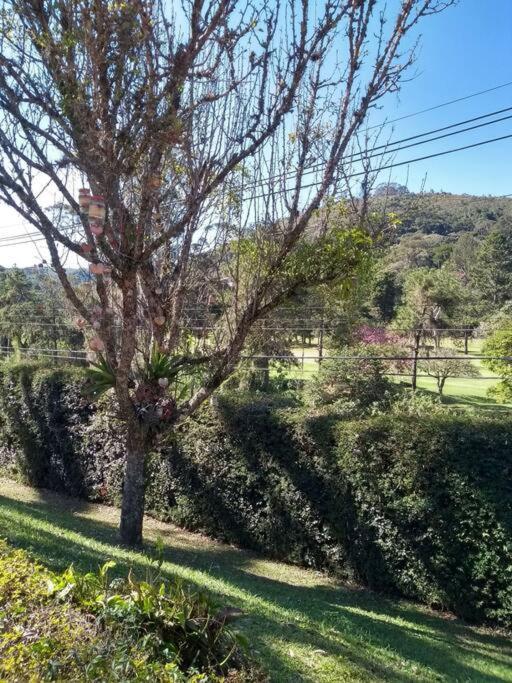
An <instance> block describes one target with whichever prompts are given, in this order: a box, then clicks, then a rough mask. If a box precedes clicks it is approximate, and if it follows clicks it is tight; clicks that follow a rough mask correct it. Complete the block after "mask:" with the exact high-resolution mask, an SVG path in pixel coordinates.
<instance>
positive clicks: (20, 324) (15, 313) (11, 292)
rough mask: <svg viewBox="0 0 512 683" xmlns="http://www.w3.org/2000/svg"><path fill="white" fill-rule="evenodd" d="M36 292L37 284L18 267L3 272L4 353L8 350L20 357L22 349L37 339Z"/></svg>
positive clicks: (0, 323) (0, 280) (0, 298)
mask: <svg viewBox="0 0 512 683" xmlns="http://www.w3.org/2000/svg"><path fill="white" fill-rule="evenodd" d="M36 294H37V292H36V289H35V287H34V284H33V282H32V281H31V280H29V278H28V277H27V276H26V274H25V273H24V272H23V271H22V270H19V269H18V268H13V269H12V270H3V271H1V272H0V334H1V335H2V337H3V343H2V351H3V352H8V350H9V348H12V349H13V350H14V351H15V354H16V356H18V357H19V356H20V352H21V349H22V348H23V347H24V346H25V345H27V344H29V343H31V341H32V340H33V339H35V336H36V333H37V329H36V327H35V326H34V325H33V319H34V314H35V306H36V299H37V296H36Z"/></svg>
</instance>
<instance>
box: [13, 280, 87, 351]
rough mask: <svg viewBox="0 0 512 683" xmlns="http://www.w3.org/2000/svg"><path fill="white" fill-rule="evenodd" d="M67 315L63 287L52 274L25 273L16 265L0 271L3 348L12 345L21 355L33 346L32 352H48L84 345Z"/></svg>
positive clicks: (78, 332) (67, 305) (80, 333)
mask: <svg viewBox="0 0 512 683" xmlns="http://www.w3.org/2000/svg"><path fill="white" fill-rule="evenodd" d="M69 314H70V311H69V304H68V302H67V301H66V298H65V296H64V293H63V291H62V287H60V285H59V282H58V281H57V280H56V279H55V277H54V276H53V275H52V274H48V273H44V272H41V273H39V272H37V273H35V274H33V275H28V274H27V273H26V272H24V271H23V270H20V269H18V268H14V269H6V270H3V271H1V272H0V334H1V335H2V337H3V344H2V347H4V348H3V351H8V350H9V348H11V349H12V350H14V352H15V354H16V356H17V357H20V356H21V354H22V351H23V349H27V348H28V347H35V348H36V350H35V351H34V352H32V351H31V352H30V354H31V355H48V353H49V352H51V351H52V350H53V351H57V350H58V348H59V347H65V348H73V349H74V348H83V342H84V337H83V334H82V332H80V331H79V330H77V329H76V328H75V327H74V326H73V325H72V324H71V322H70V317H69ZM6 347H8V348H6ZM48 347H49V348H48Z"/></svg>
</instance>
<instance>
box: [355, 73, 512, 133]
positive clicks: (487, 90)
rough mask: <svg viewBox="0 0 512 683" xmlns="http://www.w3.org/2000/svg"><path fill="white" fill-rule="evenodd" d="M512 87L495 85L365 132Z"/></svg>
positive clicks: (373, 127)
mask: <svg viewBox="0 0 512 683" xmlns="http://www.w3.org/2000/svg"><path fill="white" fill-rule="evenodd" d="M510 85H512V81H508V83H501V84H500V85H495V86H494V87H492V88H487V89H486V90H479V91H478V92H474V93H471V94H469V95H464V96H463V97H457V98H456V99H454V100H448V101H447V102H441V103H440V104H436V105H434V106H432V107H427V108H426V109H420V110H419V111H415V112H413V113H412V114H405V116H399V117H398V118H396V119H391V120H390V121H383V122H382V123H380V124H376V125H373V126H369V127H368V128H365V131H367V130H374V129H375V128H382V127H383V126H390V125H391V124H393V123H397V122H398V121H405V119H410V118H412V117H414V116H419V115H420V114H426V113H427V112H429V111H435V110H436V109H442V108H443V107H448V106H449V105H451V104H457V102H464V101H466V100H470V99H472V98H473V97H478V96H479V95H486V94H487V93H490V92H494V91H495V90H500V89H502V88H507V87H508V86H510Z"/></svg>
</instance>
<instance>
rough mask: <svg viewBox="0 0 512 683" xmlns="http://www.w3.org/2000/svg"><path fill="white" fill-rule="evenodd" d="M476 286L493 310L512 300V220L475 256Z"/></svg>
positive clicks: (486, 242) (486, 240) (503, 223)
mask: <svg viewBox="0 0 512 683" xmlns="http://www.w3.org/2000/svg"><path fill="white" fill-rule="evenodd" d="M473 282H474V285H475V286H476V287H477V288H478V289H479V291H480V293H481V295H482V298H483V299H484V301H486V302H488V303H489V304H490V305H491V306H492V307H494V308H496V307H499V306H502V305H503V304H504V303H505V302H506V301H509V300H510V299H512V221H503V222H500V225H498V226H496V228H494V229H493V230H491V232H490V233H489V234H488V235H487V236H486V237H485V239H484V241H483V243H482V245H481V247H480V250H479V251H478V253H477V254H476V262H475V267H474V271H473Z"/></svg>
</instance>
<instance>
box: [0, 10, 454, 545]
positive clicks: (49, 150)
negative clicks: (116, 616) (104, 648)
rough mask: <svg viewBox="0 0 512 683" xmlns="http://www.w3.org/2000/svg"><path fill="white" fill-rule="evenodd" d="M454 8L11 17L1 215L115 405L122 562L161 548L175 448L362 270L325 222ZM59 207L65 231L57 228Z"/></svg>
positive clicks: (4, 72) (1, 107)
mask: <svg viewBox="0 0 512 683" xmlns="http://www.w3.org/2000/svg"><path fill="white" fill-rule="evenodd" d="M452 1H453V0H402V1H401V2H400V3H398V5H399V8H398V9H397V11H396V13H395V14H394V15H393V16H391V17H389V16H388V17H386V16H385V12H386V6H385V5H384V4H383V3H380V2H378V1H377V0H323V1H321V2H315V3H310V2H309V1H308V0H287V1H285V2H281V1H280V0H252V1H250V0H242V1H240V0H209V1H204V0H183V2H182V3H181V5H179V6H178V4H177V3H176V4H174V3H168V2H164V0H131V1H130V2H121V1H117V0H4V2H3V6H2V10H1V34H0V41H1V48H0V111H1V130H0V150H1V157H0V199H2V200H3V201H4V202H5V203H6V204H8V205H9V206H10V207H12V208H14V209H16V211H18V213H19V214H20V215H21V216H22V217H23V218H24V219H25V220H27V221H28V222H29V223H31V224H32V225H33V226H35V227H36V228H37V229H38V230H39V231H40V232H41V233H42V234H43V236H44V238H45V240H46V244H47V249H48V251H49V255H50V260H51V264H52V267H53V268H54V270H55V272H56V273H57V275H58V277H59V279H60V282H61V284H62V286H63V288H64V290H65V293H66V295H67V297H68V298H69V300H70V301H71V302H72V303H73V305H74V307H75V308H76V310H77V312H78V314H79V315H80V317H81V320H80V321H79V325H81V326H82V327H85V328H86V329H87V330H89V331H90V334H91V335H92V336H91V337H90V341H89V344H90V348H91V349H92V350H93V351H94V352H96V353H98V354H101V363H100V365H101V367H102V372H103V374H104V375H105V377H110V380H108V379H105V381H104V384H105V385H108V382H109V381H110V382H111V384H112V386H113V388H114V390H115V395H116V397H117V402H118V405H119V414H120V417H121V418H122V419H123V420H124V422H125V431H126V470H125V478H124V491H123V505H122V514H121V538H122V540H123V541H124V542H126V543H129V544H137V543H140V542H141V540H142V520H143V510H144V460H145V455H146V453H147V451H148V449H149V448H150V447H151V445H152V444H153V443H154V442H155V439H156V438H158V435H159V434H161V433H162V431H163V430H164V429H167V430H169V429H172V428H173V426H174V425H176V424H177V422H179V421H180V420H183V419H184V418H185V417H187V416H189V415H190V414H191V413H193V412H194V411H195V410H196V409H197V408H198V406H200V405H201V403H202V402H203V401H204V400H205V399H206V398H207V397H209V396H210V395H211V394H212V392H213V391H214V390H215V389H216V388H217V387H219V386H220V384H221V383H222V382H223V381H224V380H225V379H226V377H228V376H229V374H230V373H231V372H232V371H233V369H234V368H235V366H236V363H237V360H238V358H239V356H240V354H241V352H242V349H243V346H244V342H245V339H246V337H247V335H248V333H249V331H250V329H251V327H252V326H253V325H254V324H255V323H256V322H257V321H258V320H260V319H261V318H262V317H263V316H264V315H265V314H267V313H268V312H269V311H270V310H271V309H272V308H274V307H275V306H276V305H278V304H279V303H280V302H282V301H283V300H284V299H285V298H286V297H287V296H288V295H289V294H290V292H293V291H294V290H295V289H296V288H297V287H298V286H301V285H304V284H307V283H308V282H313V281H314V282H317V281H328V280H330V279H334V278H336V277H338V278H339V277H343V276H349V275H350V273H351V271H352V270H353V268H354V267H355V266H356V265H357V263H358V262H359V260H360V255H361V253H362V251H364V248H365V246H366V241H365V238H364V236H362V235H361V233H360V232H357V231H348V232H347V231H341V230H336V229H334V230H328V229H327V223H328V221H327V220H326V219H325V217H326V216H327V215H328V213H329V212H328V210H327V209H326V207H327V208H328V207H329V205H330V203H332V198H333V197H336V196H338V195H337V193H338V192H340V191H341V190H342V187H341V185H342V182H343V179H344V178H346V177H347V164H346V163H344V157H346V156H347V154H348V152H350V150H351V148H352V145H353V143H354V141H355V139H356V135H357V132H358V130H359V129H360V128H361V125H362V124H363V122H364V120H365V118H366V116H367V114H368V112H369V110H370V109H371V108H372V107H374V106H375V104H376V103H377V102H378V101H379V100H380V99H381V98H382V97H383V95H385V94H386V93H389V92H393V91H397V90H398V88H399V86H400V83H401V80H402V77H403V75H404V73H405V72H406V70H407V68H408V67H409V66H410V64H411V63H412V61H413V59H414V47H415V45H414V41H409V38H408V36H409V35H410V34H411V35H412V34H413V33H414V31H415V29H416V27H417V24H418V23H419V22H420V21H421V20H422V19H423V18H424V17H426V16H428V15H431V14H435V13H437V12H439V11H440V10H442V9H444V8H445V7H447V6H448V5H450V4H452ZM406 39H407V41H408V42H409V48H407V46H404V40H406ZM411 45H412V49H411ZM402 49H404V50H405V51H404V52H403V53H402V52H401V51H402ZM351 160H352V162H353V160H354V157H351ZM345 182H346V181H345ZM46 187H48V188H50V189H51V190H53V191H54V192H55V193H58V195H59V196H60V198H61V206H63V207H65V210H60V211H58V210H55V209H53V210H46V209H45V206H44V203H43V200H42V198H41V196H40V194H41V193H40V190H41V189H42V188H46ZM79 187H83V188H84V190H83V191H82V192H81V194H80V199H79V200H77V189H78V188H79ZM75 188H76V189H75ZM89 190H90V191H91V192H89ZM91 193H92V197H91ZM319 216H323V218H322V220H319V219H318V217H319ZM314 217H316V219H317V223H318V229H317V230H316V232H315V236H314V237H311V236H310V237H309V238H307V239H305V238H304V235H305V231H306V228H307V226H308V224H310V222H311V219H312V218H314ZM69 252H71V253H73V254H75V255H76V256H77V257H79V258H80V259H82V260H83V261H84V262H86V263H88V265H89V269H90V272H91V275H92V277H93V279H94V282H95V290H96V293H95V300H94V301H88V300H84V299H83V298H81V297H80V296H78V295H77V292H76V290H75V288H74V283H73V281H72V279H70V277H69V275H68V272H67V271H66V268H65V267H64V263H65V260H64V259H65V257H66V256H67V255H68V254H69ZM336 259H337V260H336ZM242 262H243V266H244V267H243V269H242V267H241V265H242ZM192 376H194V377H196V380H195V382H196V386H195V390H194V391H193V394H192V395H191V396H190V395H189V396H187V397H186V398H184V399H182V400H179V396H180V392H179V391H178V390H177V388H176V387H177V386H178V385H179V384H180V383H182V384H183V383H184V382H185V381H186V380H187V378H189V379H190V377H192ZM197 382H200V384H197ZM170 387H173V390H172V391H171V389H170ZM173 392H174V393H173Z"/></svg>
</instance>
